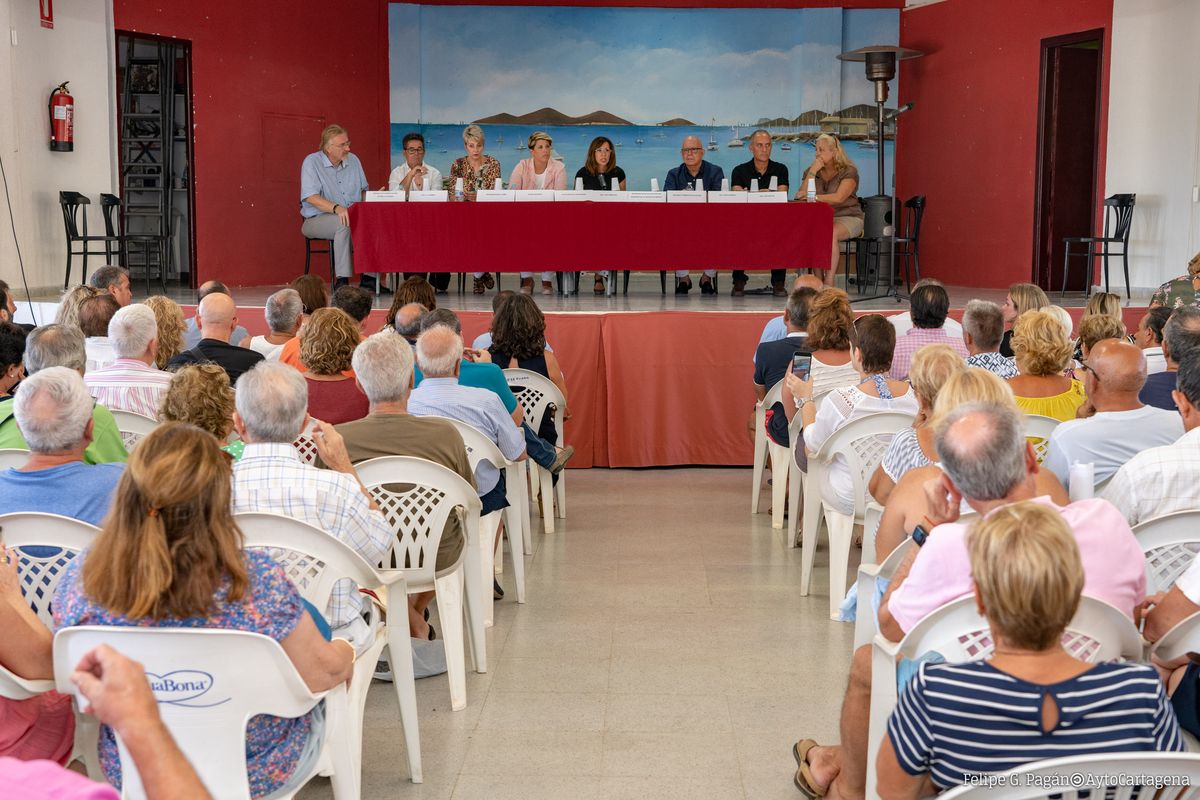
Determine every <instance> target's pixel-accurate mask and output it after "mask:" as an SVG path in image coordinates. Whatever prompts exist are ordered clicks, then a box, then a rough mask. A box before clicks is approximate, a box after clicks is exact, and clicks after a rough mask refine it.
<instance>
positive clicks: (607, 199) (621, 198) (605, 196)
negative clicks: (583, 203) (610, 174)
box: [588, 189, 629, 203]
mask: <svg viewBox="0 0 1200 800" xmlns="http://www.w3.org/2000/svg"><path fill="white" fill-rule="evenodd" d="M588 194H589V195H590V197H588V199H589V200H593V201H595V202H597V203H624V202H625V201H626V200H628V199H629V192H622V191H621V190H620V189H613V190H612V191H594V192H588Z"/></svg>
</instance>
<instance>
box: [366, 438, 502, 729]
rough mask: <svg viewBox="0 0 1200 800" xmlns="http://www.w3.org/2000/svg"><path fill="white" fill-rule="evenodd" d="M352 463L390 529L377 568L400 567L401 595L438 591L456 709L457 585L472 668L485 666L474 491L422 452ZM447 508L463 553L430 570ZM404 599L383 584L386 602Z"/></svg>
mask: <svg viewBox="0 0 1200 800" xmlns="http://www.w3.org/2000/svg"><path fill="white" fill-rule="evenodd" d="M354 469H355V471H356V472H357V473H358V479H359V480H360V481H362V484H363V486H365V487H367V491H369V492H370V493H371V496H372V497H374V498H375V500H376V502H378V503H379V506H380V508H381V509H382V510H383V515H384V517H386V518H387V521H388V523H389V524H390V525H391V526H392V530H394V531H395V532H396V538H395V539H394V540H393V542H392V549H391V552H390V553H388V555H387V557H386V558H385V560H384V563H383V569H384V574H386V570H389V569H398V570H403V572H404V577H405V580H406V581H407V594H416V593H418V592H428V591H433V592H435V593H436V594H437V608H438V619H439V620H440V622H441V624H442V632H441V635H442V639H443V640H444V641H445V643H446V673H447V678H448V679H449V682H450V707H451V708H452V709H453V710H455V711H461V710H463V709H464V708H466V707H467V673H466V656H465V655H464V652H463V594H464V585H465V590H466V591H465V594H466V617H467V630H468V632H469V634H470V635H469V636H468V637H467V639H468V641H469V642H470V645H471V655H472V657H473V660H474V662H475V671H476V672H487V640H486V637H485V632H484V597H485V596H487V595H485V594H484V590H485V589H486V591H487V592H488V593H490V592H491V590H492V576H491V575H487V576H485V575H484V574H483V566H482V563H481V561H482V559H481V558H480V556H479V553H480V543H479V542H480V533H479V511H480V503H479V495H478V494H476V493H475V490H474V489H473V488H472V487H471V484H469V483H467V482H466V481H465V480H463V479H462V477H461V476H459V475H458V473H456V472H453V471H451V470H449V469H447V468H446V467H443V466H442V465H441V464H435V463H433V462H432V461H426V460H425V459H423V458H413V457H411V456H383V457H381V458H372V459H368V460H367V461H361V462H359V463H358V464H356V465H355V468H354ZM402 487H406V488H402ZM451 514H459V515H460V516H459V519H460V521H461V524H462V528H463V537H464V539H465V541H464V543H463V550H462V554H461V555H460V556H459V558H458V560H457V561H456V562H455V563H454V564H453V565H451V566H450V567H448V568H447V569H444V570H442V571H441V572H437V573H435V572H434V567H435V565H436V563H437V551H438V544H439V543H440V542H441V540H442V532H443V530H445V527H446V520H448V519H449V518H450V515H451ZM406 564H407V565H408V566H407V567H406V566H405V565H406ZM485 580H486V583H485ZM407 602H408V598H407V596H406V595H401V594H399V592H396V591H392V590H391V589H390V588H389V591H388V607H389V608H391V609H398V608H401V607H403V605H402V604H407ZM393 613H396V612H395V611H393Z"/></svg>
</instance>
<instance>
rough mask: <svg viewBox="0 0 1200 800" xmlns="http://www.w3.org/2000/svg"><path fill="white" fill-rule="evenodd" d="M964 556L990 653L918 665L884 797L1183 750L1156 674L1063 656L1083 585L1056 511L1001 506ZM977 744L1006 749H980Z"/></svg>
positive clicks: (882, 783)
mask: <svg viewBox="0 0 1200 800" xmlns="http://www.w3.org/2000/svg"><path fill="white" fill-rule="evenodd" d="M967 554H968V559H969V564H970V573H971V576H972V578H973V580H974V584H975V589H974V592H975V600H976V603H977V604H978V606H979V610H980V612H981V613H982V614H983V615H984V617H986V618H987V621H988V626H989V627H990V629H991V635H992V642H993V645H994V649H993V651H992V654H991V656H990V657H989V658H988V659H987V660H986V661H975V662H968V663H964V664H937V663H928V662H927V663H923V664H920V665H919V666H918V668H917V671H916V675H915V677H914V678H913V679H912V681H910V682H909V683H908V685H907V686H905V687H904V688H903V690H902V691H901V693H900V699H899V702H898V703H897V704H896V709H895V710H894V711H893V712H892V715H891V718H890V719H889V720H888V727H887V732H888V735H887V738H885V739H884V741H883V744H882V745H881V747H880V750H879V756H878V762H877V764H878V773H877V774H878V779H879V783H878V789H879V795H880V797H882V798H900V797H916V796H917V793H918V792H920V791H923V790H928V789H929V788H930V786H931V784H932V788H933V789H935V790H942V789H948V788H950V787H952V786H957V785H960V784H962V783H963V782H964V781H965V780H966V779H967V778H968V777H969V776H971V775H978V774H980V773H990V772H1007V771H1009V770H1012V769H1015V768H1016V767H1019V766H1021V765H1022V764H1027V763H1029V762H1031V761H1040V760H1043V759H1049V758H1066V757H1070V756H1083V755H1089V754H1092V753H1127V752H1131V751H1146V752H1165V751H1183V750H1185V749H1186V747H1185V746H1184V742H1183V737H1182V736H1181V735H1180V733H1179V726H1178V725H1177V724H1176V721H1175V715H1174V714H1173V713H1171V708H1170V705H1169V704H1168V701H1167V698H1166V695H1165V694H1164V692H1163V687H1162V685H1161V683H1159V681H1158V675H1157V674H1156V673H1155V672H1154V670H1153V668H1152V667H1150V666H1148V665H1145V664H1129V663H1121V662H1108V663H1099V664H1093V663H1089V662H1087V661H1082V660H1080V659H1078V658H1075V657H1074V656H1072V655H1071V654H1070V653H1068V652H1067V651H1066V650H1065V649H1064V648H1063V646H1062V636H1063V631H1065V630H1066V628H1067V625H1069V624H1070V622H1071V619H1072V618H1073V617H1074V616H1075V612H1076V610H1077V609H1078V608H1079V602H1080V597H1081V595H1082V593H1083V586H1084V580H1085V578H1084V566H1083V559H1082V557H1081V554H1080V548H1079V545H1078V544H1076V542H1075V539H1074V537H1073V536H1072V532H1071V528H1070V526H1068V525H1067V523H1066V521H1065V520H1064V519H1063V518H1062V517H1061V516H1060V515H1059V514H1058V513H1056V512H1055V511H1053V510H1051V509H1049V508H1047V507H1045V506H1043V505H1040V504H1038V503H1036V502H1033V501H1025V502H1021V503H1014V504H1012V505H1009V506H1005V507H1004V508H1000V509H997V510H996V511H994V512H993V513H992V514H991V515H990V516H988V517H987V518H986V519H983V520H980V521H979V522H978V523H976V524H975V525H974V526H973V527H972V529H971V531H970V532H969V533H968V534H967ZM1082 697H1086V698H1087V700H1086V702H1082V703H1081V702H1080V698H1082ZM1195 713H1196V710H1195V707H1194V705H1193V708H1192V709H1191V714H1192V718H1193V719H1194V718H1195ZM951 721H952V722H953V723H954V724H953V725H948V723H950V722H951ZM1064 731H1070V735H1069V736H1065V735H1063V732H1064ZM985 741H990V742H996V741H1002V742H1004V747H1003V748H1002V751H996V750H992V751H985V750H981V749H980V747H979V746H978V743H979V742H985Z"/></svg>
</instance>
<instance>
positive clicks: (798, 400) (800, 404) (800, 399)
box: [792, 397, 813, 411]
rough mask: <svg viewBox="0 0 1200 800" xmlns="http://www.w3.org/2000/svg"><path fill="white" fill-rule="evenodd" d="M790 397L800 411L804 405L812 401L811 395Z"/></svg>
mask: <svg viewBox="0 0 1200 800" xmlns="http://www.w3.org/2000/svg"><path fill="white" fill-rule="evenodd" d="M792 399H793V400H795V401H796V410H797V411H802V410H803V409H804V407H805V406H806V405H808V404H809V403H811V402H812V401H813V400H812V398H811V397H794V398H792Z"/></svg>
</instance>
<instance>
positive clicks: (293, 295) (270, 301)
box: [263, 289, 304, 332]
mask: <svg viewBox="0 0 1200 800" xmlns="http://www.w3.org/2000/svg"><path fill="white" fill-rule="evenodd" d="M303 314H304V301H303V300H301V299H300V293H299V292H297V291H296V290H295V289H280V290H279V291H278V292H276V293H275V294H273V295H271V296H270V297H268V298H267V304H266V306H265V307H264V308H263V316H264V317H265V318H266V320H267V327H268V328H270V329H271V330H272V331H274V332H287V331H294V330H295V329H296V323H297V322H298V321H299V320H300V317H301V315H303Z"/></svg>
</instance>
